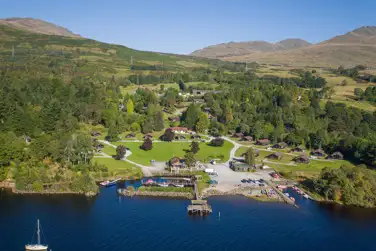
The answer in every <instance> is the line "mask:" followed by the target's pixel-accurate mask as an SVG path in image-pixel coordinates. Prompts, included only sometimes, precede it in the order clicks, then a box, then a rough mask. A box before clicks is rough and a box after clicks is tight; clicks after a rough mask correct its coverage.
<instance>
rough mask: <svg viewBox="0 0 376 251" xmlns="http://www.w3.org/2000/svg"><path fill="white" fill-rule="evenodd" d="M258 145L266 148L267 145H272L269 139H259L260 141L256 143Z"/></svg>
mask: <svg viewBox="0 0 376 251" xmlns="http://www.w3.org/2000/svg"><path fill="white" fill-rule="evenodd" d="M256 144H257V145H260V146H266V145H269V144H270V140H269V139H259V140H257V141H256Z"/></svg>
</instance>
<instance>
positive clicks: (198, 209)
mask: <svg viewBox="0 0 376 251" xmlns="http://www.w3.org/2000/svg"><path fill="white" fill-rule="evenodd" d="M187 210H188V214H189V215H201V216H205V215H209V214H211V213H212V208H211V206H210V205H209V204H208V202H207V201H206V200H192V201H191V205H189V206H188V207H187Z"/></svg>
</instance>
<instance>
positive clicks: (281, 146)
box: [273, 142, 288, 149]
mask: <svg viewBox="0 0 376 251" xmlns="http://www.w3.org/2000/svg"><path fill="white" fill-rule="evenodd" d="M287 146H288V145H287V143H285V142H279V143H277V144H274V145H273V148H276V149H285V148H286V147H287Z"/></svg>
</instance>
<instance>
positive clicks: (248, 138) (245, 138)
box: [242, 136, 253, 142]
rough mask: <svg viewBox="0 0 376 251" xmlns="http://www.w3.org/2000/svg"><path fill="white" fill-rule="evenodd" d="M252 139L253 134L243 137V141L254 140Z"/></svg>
mask: <svg viewBox="0 0 376 251" xmlns="http://www.w3.org/2000/svg"><path fill="white" fill-rule="evenodd" d="M252 140H253V138H252V136H244V137H243V138H242V141H248V142H250V141H252Z"/></svg>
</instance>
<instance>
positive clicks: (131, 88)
mask: <svg viewBox="0 0 376 251" xmlns="http://www.w3.org/2000/svg"><path fill="white" fill-rule="evenodd" d="M185 84H186V85H187V87H189V86H193V87H197V88H199V87H200V86H202V85H205V86H210V87H211V88H213V89H214V88H215V87H217V86H218V84H215V83H209V82H187V83H185ZM161 85H163V86H164V89H168V88H174V89H176V90H179V85H178V84H177V83H162V84H152V85H129V86H127V87H121V89H120V91H121V93H122V94H126V93H130V94H132V93H135V92H136V90H137V89H138V88H143V89H149V90H152V91H159V90H160V88H161Z"/></svg>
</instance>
